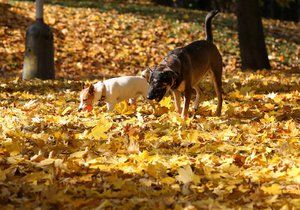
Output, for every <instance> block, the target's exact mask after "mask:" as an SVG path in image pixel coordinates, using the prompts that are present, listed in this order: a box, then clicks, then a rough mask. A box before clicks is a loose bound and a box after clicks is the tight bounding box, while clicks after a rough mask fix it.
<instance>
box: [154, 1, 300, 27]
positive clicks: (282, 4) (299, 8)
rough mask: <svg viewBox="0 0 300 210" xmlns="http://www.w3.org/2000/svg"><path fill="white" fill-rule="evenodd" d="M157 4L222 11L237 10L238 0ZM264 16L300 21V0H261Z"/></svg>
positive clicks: (260, 6) (162, 2) (260, 5)
mask: <svg viewBox="0 0 300 210" xmlns="http://www.w3.org/2000/svg"><path fill="white" fill-rule="evenodd" d="M152 1H153V2H155V3H157V4H162V5H166V6H173V7H185V8H191V9H200V10H212V9H218V10H220V11H222V12H235V11H236V7H237V2H238V0H211V1H207V0H175V1H174V0H152ZM258 4H259V5H258V6H259V9H260V11H261V12H262V17H266V18H273V19H280V20H290V21H296V22H297V21H299V20H300V0H259V2H258Z"/></svg>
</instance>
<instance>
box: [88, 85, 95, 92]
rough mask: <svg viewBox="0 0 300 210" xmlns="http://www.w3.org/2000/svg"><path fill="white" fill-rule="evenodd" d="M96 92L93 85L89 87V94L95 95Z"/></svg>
mask: <svg viewBox="0 0 300 210" xmlns="http://www.w3.org/2000/svg"><path fill="white" fill-rule="evenodd" d="M94 92H95V87H94V85H93V84H91V85H90V86H89V94H94Z"/></svg>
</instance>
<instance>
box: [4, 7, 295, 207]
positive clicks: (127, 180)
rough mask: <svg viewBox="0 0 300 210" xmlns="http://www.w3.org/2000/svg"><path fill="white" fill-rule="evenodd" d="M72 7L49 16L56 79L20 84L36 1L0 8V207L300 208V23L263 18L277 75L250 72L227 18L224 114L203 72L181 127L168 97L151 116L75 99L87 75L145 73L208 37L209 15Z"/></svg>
mask: <svg viewBox="0 0 300 210" xmlns="http://www.w3.org/2000/svg"><path fill="white" fill-rule="evenodd" d="M73 6H74V5H73V4H67V5H64V6H58V5H55V4H54V5H47V6H46V11H45V14H46V18H45V19H46V22H48V23H49V24H50V25H51V26H52V27H53V28H54V32H55V44H56V69H57V72H58V74H57V75H58V78H59V79H58V80H56V81H45V82H43V81H39V80H34V81H28V82H23V81H21V80H19V79H18V78H17V77H16V76H17V75H19V74H20V72H21V68H22V59H23V52H24V30H25V28H26V27H27V26H28V25H29V24H30V22H31V21H32V18H33V17H34V13H33V11H34V9H33V8H34V5H33V4H32V3H26V2H22V3H13V4H12V5H11V6H9V7H8V6H7V5H3V4H1V3H0V12H1V13H0V14H1V15H0V39H1V41H0V65H1V66H0V67H1V69H2V70H1V73H2V74H3V75H2V79H1V83H0V206H1V209H3V208H4V209H14V208H20V209H34V208H41V209H54V208H59V209H92V208H99V209H101V208H107V209H112V208H115V209H139V208H144V209H154V208H156V209H182V208H186V209H224V208H228V209H232V208H235V209H238V208H239V207H240V208H243V209H253V208H255V209H299V208H300V205H299V203H300V198H299V196H300V188H299V184H300V167H299V166H300V139H299V136H300V79H299V67H298V65H299V45H298V44H299V35H297V33H296V32H297V27H298V25H296V24H295V23H290V22H285V23H283V22H277V21H273V20H264V24H265V27H266V34H267V44H268V49H269V54H270V59H271V62H272V66H273V68H274V69H275V70H273V71H270V72H268V71H258V72H256V73H251V72H241V71H240V70H239V59H238V48H237V34H236V32H235V25H234V24H235V21H236V20H235V17H234V16H233V15H225V14H221V15H219V16H218V18H216V19H215V20H214V36H215V42H216V44H217V45H218V47H219V48H220V50H221V52H222V54H223V58H224V63H225V70H224V77H223V82H224V85H223V88H224V92H225V101H224V105H223V111H222V116H221V117H214V116H213V112H214V111H215V108H216V99H215V98H214V91H213V86H212V84H211V82H210V78H207V79H206V80H204V81H203V83H202V89H203V90H204V92H203V95H202V101H203V102H202V103H201V104H200V108H199V111H198V112H197V113H195V114H193V115H192V113H191V115H190V118H189V119H188V120H187V122H186V123H184V122H182V121H181V119H180V118H179V116H178V115H177V114H176V113H175V112H174V106H173V103H172V100H171V98H170V97H166V98H165V99H164V100H163V101H162V102H161V103H160V104H156V105H155V109H153V108H152V107H151V106H150V105H149V104H148V103H147V102H146V101H144V100H143V99H140V100H139V101H138V102H137V104H136V106H128V105H127V104H126V103H122V104H120V105H119V106H118V107H116V109H115V111H114V112H113V113H110V114H108V113H106V112H105V107H97V108H96V109H95V110H94V111H93V112H92V113H85V112H81V113H78V112H77V111H76V110H77V106H78V92H79V91H80V89H81V80H88V82H94V81H97V80H99V79H101V78H102V77H103V76H104V77H110V76H115V75H127V74H130V75H132V74H136V73H138V72H139V71H140V70H142V69H143V68H145V66H146V65H152V64H154V63H157V62H159V61H160V59H161V58H162V57H163V56H164V55H165V54H166V53H167V52H168V51H169V50H170V49H173V48H174V47H176V46H181V45H183V44H185V43H188V42H190V41H191V40H195V39H198V38H199V37H203V35H204V34H203V24H202V23H203V18H204V16H205V12H196V11H193V12H191V11H188V10H179V11H176V13H175V12H174V11H173V10H172V9H170V8H163V7H154V6H150V5H132V4H128V5H127V4H124V5H119V7H116V6H115V5H113V4H104V5H101V6H99V7H100V8H85V7H81V8H77V7H73ZM83 6H86V5H83ZM87 6H89V7H94V6H97V5H94V3H93V2H92V3H91V4H88V5H87ZM62 78H66V79H68V80H63V79H62ZM95 79H96V80H95Z"/></svg>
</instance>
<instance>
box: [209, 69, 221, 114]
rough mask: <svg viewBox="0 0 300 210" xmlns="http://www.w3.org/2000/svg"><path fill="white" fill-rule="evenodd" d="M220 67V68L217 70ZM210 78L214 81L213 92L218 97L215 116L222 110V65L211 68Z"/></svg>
mask: <svg viewBox="0 0 300 210" xmlns="http://www.w3.org/2000/svg"><path fill="white" fill-rule="evenodd" d="M219 69H221V70H219ZM211 75H212V79H213V82H214V87H215V92H216V94H217V97H218V106H217V110H216V116H220V115H221V110H222V103H223V98H222V65H221V67H219V68H217V69H214V70H212V74H211Z"/></svg>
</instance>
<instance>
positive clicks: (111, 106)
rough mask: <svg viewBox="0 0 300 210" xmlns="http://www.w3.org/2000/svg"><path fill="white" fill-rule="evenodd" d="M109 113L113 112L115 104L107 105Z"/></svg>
mask: <svg viewBox="0 0 300 210" xmlns="http://www.w3.org/2000/svg"><path fill="white" fill-rule="evenodd" d="M106 107H107V111H108V112H111V111H113V110H114V107H115V104H114V103H106Z"/></svg>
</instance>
